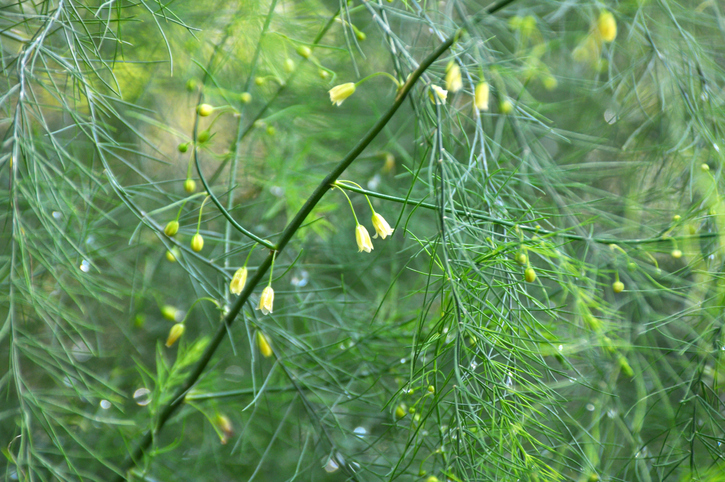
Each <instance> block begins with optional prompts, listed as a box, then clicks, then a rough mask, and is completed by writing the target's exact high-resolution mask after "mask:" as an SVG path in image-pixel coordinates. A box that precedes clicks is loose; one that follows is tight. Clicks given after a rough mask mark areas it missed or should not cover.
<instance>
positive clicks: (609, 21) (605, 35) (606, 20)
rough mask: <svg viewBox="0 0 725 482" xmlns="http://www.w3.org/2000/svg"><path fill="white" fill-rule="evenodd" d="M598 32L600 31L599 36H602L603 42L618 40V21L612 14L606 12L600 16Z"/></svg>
mask: <svg viewBox="0 0 725 482" xmlns="http://www.w3.org/2000/svg"><path fill="white" fill-rule="evenodd" d="M597 30H599V35H601V36H602V40H604V41H605V42H612V41H614V39H615V38H617V21H616V20H615V19H614V15H612V13H611V12H608V11H606V10H604V11H602V13H600V14H599V20H598V21H597Z"/></svg>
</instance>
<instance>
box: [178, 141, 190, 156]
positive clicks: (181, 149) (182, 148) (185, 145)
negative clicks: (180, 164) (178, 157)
mask: <svg viewBox="0 0 725 482" xmlns="http://www.w3.org/2000/svg"><path fill="white" fill-rule="evenodd" d="M188 150H189V143H188V142H184V143H182V144H179V152H181V153H184V152H186V151H188Z"/></svg>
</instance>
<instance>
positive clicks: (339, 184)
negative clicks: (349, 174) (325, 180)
mask: <svg viewBox="0 0 725 482" xmlns="http://www.w3.org/2000/svg"><path fill="white" fill-rule="evenodd" d="M346 183H347V184H352V185H353V186H357V187H358V189H360V190H363V191H364V189H363V188H362V186H361V185H360V184H358V183H356V182H352V181H337V182H336V183H335V184H336V185H337V187H338V188H340V186H342V187H347V186H345V184H346ZM340 190H341V191H342V189H340ZM342 192H343V193H344V192H345V191H342ZM362 195H363V196H365V200H366V201H367V202H368V206H370V210H371V211H372V212H373V214H375V208H374V207H373V203H371V202H370V198H369V197H368V195H367V194H365V193H362ZM345 196H347V194H345ZM349 199H350V198H348V200H349Z"/></svg>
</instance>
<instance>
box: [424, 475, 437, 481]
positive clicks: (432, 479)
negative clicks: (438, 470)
mask: <svg viewBox="0 0 725 482" xmlns="http://www.w3.org/2000/svg"><path fill="white" fill-rule="evenodd" d="M425 482H438V477H436V476H435V475H431V476H430V477H428V478H427V479H425Z"/></svg>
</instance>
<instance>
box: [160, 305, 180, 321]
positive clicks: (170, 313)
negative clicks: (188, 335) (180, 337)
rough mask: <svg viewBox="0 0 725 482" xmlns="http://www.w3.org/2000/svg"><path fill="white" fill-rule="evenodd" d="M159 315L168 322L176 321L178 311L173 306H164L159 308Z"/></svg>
mask: <svg viewBox="0 0 725 482" xmlns="http://www.w3.org/2000/svg"><path fill="white" fill-rule="evenodd" d="M161 315H162V316H163V317H164V318H166V319H167V320H169V321H176V320H177V318H179V310H177V309H176V307H175V306H171V305H164V306H162V307H161Z"/></svg>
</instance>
